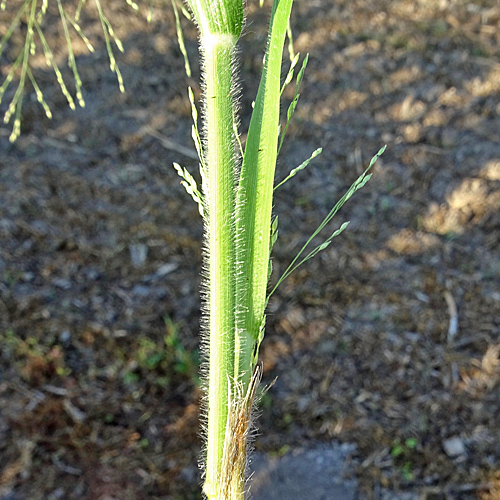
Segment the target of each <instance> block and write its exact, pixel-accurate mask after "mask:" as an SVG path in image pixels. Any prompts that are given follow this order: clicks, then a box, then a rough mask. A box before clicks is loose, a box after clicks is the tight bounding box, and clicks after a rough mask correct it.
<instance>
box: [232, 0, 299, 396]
mask: <svg viewBox="0 0 500 500" xmlns="http://www.w3.org/2000/svg"><path fill="white" fill-rule="evenodd" d="M292 3H293V0H274V3H273V10H272V15H271V22H270V27H269V41H268V48H267V52H266V58H265V63H264V69H263V73H262V78H261V81H260V85H259V90H258V93H257V98H256V100H255V106H254V110H253V113H252V118H251V121H250V127H249V131H248V137H247V143H246V148H245V154H244V156H243V164H242V169H241V177H240V182H239V186H238V193H237V200H236V211H237V215H236V224H237V225H236V234H237V248H236V252H237V255H236V265H237V272H236V276H237V284H236V297H237V303H236V340H235V342H236V345H235V353H237V358H236V360H235V378H237V379H238V380H239V381H240V382H242V383H243V387H244V390H246V388H247V386H248V383H249V381H250V376H251V373H252V370H251V365H252V361H251V360H252V353H253V349H254V346H255V343H256V341H257V339H258V336H259V329H260V327H261V324H262V319H263V316H264V309H265V305H266V289H267V281H268V265H269V240H270V229H271V210H272V199H273V185H274V172H275V168H276V157H277V147H278V125H279V110H280V93H281V87H280V76H281V61H282V55H283V45H284V42H285V34H286V30H287V26H288V20H289V18H290V12H291V8H292Z"/></svg>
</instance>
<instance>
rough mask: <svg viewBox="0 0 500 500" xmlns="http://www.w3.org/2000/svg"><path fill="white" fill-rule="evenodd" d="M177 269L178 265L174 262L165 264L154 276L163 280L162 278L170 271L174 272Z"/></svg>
mask: <svg viewBox="0 0 500 500" xmlns="http://www.w3.org/2000/svg"><path fill="white" fill-rule="evenodd" d="M178 267H179V265H178V264H176V263H174V262H167V263H166V264H163V265H162V266H160V267H159V268H158V270H157V271H156V273H155V274H156V276H158V277H159V278H163V276H166V275H167V274H170V273H171V272H172V271H175V270H176V269H177V268H178Z"/></svg>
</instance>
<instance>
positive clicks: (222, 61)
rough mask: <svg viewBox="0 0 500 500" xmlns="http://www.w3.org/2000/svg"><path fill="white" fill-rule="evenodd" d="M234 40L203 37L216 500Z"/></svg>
mask: <svg viewBox="0 0 500 500" xmlns="http://www.w3.org/2000/svg"><path fill="white" fill-rule="evenodd" d="M236 41H237V39H236V37H234V36H231V35H210V36H203V37H202V49H203V56H204V69H205V74H204V77H205V85H206V87H205V127H206V128H205V134H206V135H205V137H206V152H205V159H206V168H207V172H206V175H207V182H206V189H207V192H206V193H205V199H206V204H207V210H208V214H207V215H208V236H207V238H208V267H209V269H208V271H209V282H208V307H209V332H208V333H209V375H208V378H209V380H208V429H207V456H206V478H205V484H204V491H205V494H206V495H207V497H208V498H215V497H216V495H217V490H218V486H217V485H218V482H219V478H220V471H221V461H222V454H223V449H224V438H225V429H226V421H227V413H228V391H229V387H228V384H229V382H230V381H231V380H232V377H233V373H234V322H235V320H234V307H235V284H234V255H235V253H234V252H235V250H234V245H235V241H234V240H235V238H234V233H235V227H234V220H233V217H234V206H235V195H234V192H235V180H234V172H235V155H234V133H233V97H232V95H231V86H232V83H231V82H232V61H233V56H234V49H235V45H236Z"/></svg>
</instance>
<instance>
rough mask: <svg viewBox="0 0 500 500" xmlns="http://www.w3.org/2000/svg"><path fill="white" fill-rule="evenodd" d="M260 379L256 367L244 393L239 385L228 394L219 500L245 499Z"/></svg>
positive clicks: (259, 369) (260, 370)
mask: <svg viewBox="0 0 500 500" xmlns="http://www.w3.org/2000/svg"><path fill="white" fill-rule="evenodd" d="M261 378H262V367H261V366H256V367H255V370H254V372H253V375H252V378H251V380H250V384H249V386H248V389H247V391H246V393H245V394H243V392H242V386H241V384H235V389H234V390H233V393H230V395H229V413H228V417H227V425H226V435H225V441H224V453H223V457H222V471H221V481H220V485H221V490H222V491H221V492H220V493H219V496H218V498H219V500H243V498H244V492H245V472H246V468H247V447H248V438H249V433H250V430H251V429H252V411H253V408H254V403H255V395H256V392H257V388H258V387H259V384H260V380H261Z"/></svg>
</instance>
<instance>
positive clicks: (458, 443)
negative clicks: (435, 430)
mask: <svg viewBox="0 0 500 500" xmlns="http://www.w3.org/2000/svg"><path fill="white" fill-rule="evenodd" d="M443 448H444V451H445V453H446V454H447V455H448V456H449V457H450V458H455V457H459V456H460V455H464V454H465V451H466V450H465V445H464V442H463V441H462V440H461V439H460V438H459V437H453V438H451V439H447V440H446V441H445V442H444V443H443Z"/></svg>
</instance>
